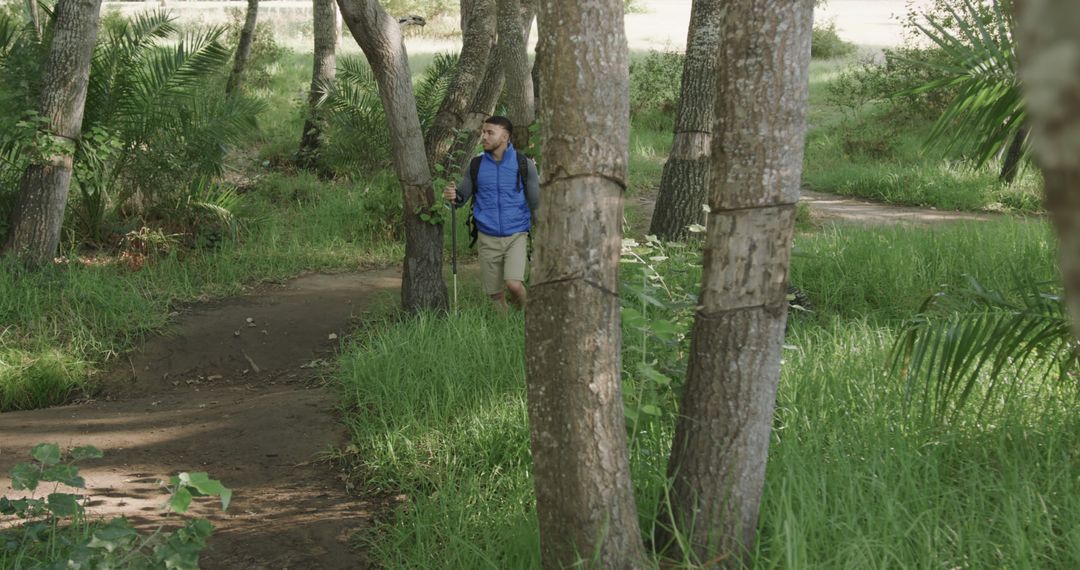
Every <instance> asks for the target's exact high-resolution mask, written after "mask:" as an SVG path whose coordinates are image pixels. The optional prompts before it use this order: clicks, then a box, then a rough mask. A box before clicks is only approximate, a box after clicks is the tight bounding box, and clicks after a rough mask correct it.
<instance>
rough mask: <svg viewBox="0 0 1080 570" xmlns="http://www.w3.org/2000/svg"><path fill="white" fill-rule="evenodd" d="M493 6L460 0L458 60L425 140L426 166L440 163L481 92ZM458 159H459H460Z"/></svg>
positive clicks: (491, 39) (486, 1)
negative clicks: (460, 41)
mask: <svg viewBox="0 0 1080 570" xmlns="http://www.w3.org/2000/svg"><path fill="white" fill-rule="evenodd" d="M494 15H495V3H494V2H493V1H492V0H472V1H469V0H462V2H461V32H462V46H461V57H460V59H459V60H458V68H457V73H456V74H455V75H454V79H453V81H451V82H450V86H449V88H447V90H446V96H445V97H444V98H443V101H442V105H440V107H439V112H438V113H437V114H436V115H435V120H434V121H433V122H432V124H431V127H429V128H428V132H427V134H426V135H425V137H424V143H425V147H426V148H427V158H428V164H430V165H431V167H432V168H434V167H435V165H436V164H440V163H442V161H443V159H444V158H445V157H446V153H447V152H449V151H450V148H451V145H452V144H453V142H454V138H455V136H457V134H458V133H459V132H460V130H461V128H462V127H463V126H464V125H465V119H466V113H467V112H468V109H469V103H471V102H472V99H473V97H474V96H475V94H476V93H477V91H478V90H479V89H480V82H481V80H482V79H483V78H484V71H485V69H487V62H488V55H489V54H490V53H491V48H492V46H493V45H494V43H495V42H494V40H495V17H494ZM459 158H460V157H459Z"/></svg>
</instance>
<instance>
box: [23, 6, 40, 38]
mask: <svg viewBox="0 0 1080 570" xmlns="http://www.w3.org/2000/svg"><path fill="white" fill-rule="evenodd" d="M26 6H27V8H29V10H30V23H31V24H32V25H33V26H34V37H36V38H37V41H39V42H40V41H41V39H42V35H41V15H40V10H39V9H38V0H26Z"/></svg>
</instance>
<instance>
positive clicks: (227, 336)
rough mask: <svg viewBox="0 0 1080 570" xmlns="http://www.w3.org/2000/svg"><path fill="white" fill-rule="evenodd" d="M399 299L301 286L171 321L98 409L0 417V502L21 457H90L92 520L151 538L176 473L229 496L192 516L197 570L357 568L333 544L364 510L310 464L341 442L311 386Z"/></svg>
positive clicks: (327, 284) (324, 399)
mask: <svg viewBox="0 0 1080 570" xmlns="http://www.w3.org/2000/svg"><path fill="white" fill-rule="evenodd" d="M399 287H400V272H399V271H396V270H379V271H370V272H364V273H359V274H344V275H308V276H305V277H301V278H298V279H295V280H292V281H290V282H288V283H286V284H284V285H276V286H268V287H262V288H260V290H259V291H257V292H254V293H251V294H249V295H246V296H243V297H238V298H233V299H227V300H223V301H218V302H213V303H207V304H200V305H197V306H194V307H192V308H191V309H190V310H188V311H184V312H183V313H182V314H181V315H179V316H178V318H177V319H176V323H175V325H174V326H173V327H171V328H170V330H169V331H167V332H166V334H164V335H160V336H155V337H153V338H151V339H150V340H149V341H148V342H147V344H146V346H145V347H144V348H143V349H142V350H141V351H140V352H138V353H136V354H133V355H132V356H131V358H130V359H126V360H125V362H124V363H123V365H122V366H121V367H119V368H118V369H117V370H116V371H114V372H113V373H111V374H110V375H109V376H110V377H109V378H108V379H107V389H106V392H107V394H109V396H108V398H106V399H99V400H96V401H92V402H88V403H83V404H79V405H70V406H63V407H57V408H50V409H44V410H34V411H28V412H12V413H5V414H0V434H2V439H0V473H2V474H3V476H0V490H2V491H0V493H6V492H8V490H9V489H10V487H9V482H10V481H9V480H8V479H6V474H7V472H8V470H9V469H10V468H11V466H12V465H13V464H14V463H16V462H18V461H23V460H25V458H26V454H27V451H28V450H29V449H30V447H32V446H33V445H35V444H37V443H42V442H53V443H59V444H60V445H61V446H62V447H74V446H77V445H87V444H90V445H95V446H97V447H99V448H101V449H102V450H103V451H104V452H105V457H104V458H103V459H99V460H95V461H88V462H86V463H85V465H84V467H83V469H82V474H83V475H84V477H85V479H86V481H87V487H88V488H87V489H86V490H85V492H84V493H85V494H86V495H88V497H89V506H90V511H91V512H92V513H94V514H97V515H103V516H107V517H108V516H114V515H118V514H123V515H126V516H128V517H129V518H131V519H132V520H133V521H134V522H136V523H137V524H139V525H141V526H143V527H144V528H150V527H156V526H157V524H158V523H159V522H160V521H161V520H162V519H161V517H162V515H161V514H160V513H161V508H160V507H161V505H162V503H163V501H164V497H165V495H164V494H163V492H162V490H161V489H160V487H159V485H158V483H157V481H158V480H160V479H165V478H167V477H168V476H170V475H173V474H175V473H177V472H179V471H207V472H209V473H210V475H211V477H214V478H217V479H220V480H221V481H222V482H223V483H224V484H225V485H226V486H227V487H230V488H231V489H232V490H233V493H234V495H233V504H232V505H231V506H230V507H229V510H228V512H226V513H222V512H221V511H220V509H219V508H218V507H219V506H220V504H219V503H216V502H214V501H209V500H205V501H203V502H202V503H201V504H200V505H199V506H198V507H196V508H195V509H193V510H194V512H196V513H198V514H199V515H201V516H206V517H208V518H209V519H210V520H211V521H212V522H213V524H214V526H215V532H214V536H213V537H212V538H211V542H210V548H209V549H208V550H207V551H206V552H205V553H204V555H203V559H202V561H203V567H205V568H245V569H262V568H267V569H269V568H273V569H281V568H363V567H365V566H366V563H365V562H364V561H363V560H362V559H360V558H358V557H360V556H361V555H360V554H358V553H357V552H355V551H351V550H350V549H349V547H348V546H349V545H348V543H347V539H348V537H349V536H350V535H351V534H352V533H353V531H355V530H357V529H359V528H362V527H363V526H364V525H366V524H367V523H368V522H369V518H370V514H371V510H372V507H373V505H371V504H370V503H368V502H365V501H364V500H362V499H357V498H354V497H351V496H349V495H348V494H347V493H346V490H345V486H344V484H343V482H342V481H340V480H339V478H338V476H337V474H336V473H335V471H334V470H333V469H332V468H331V467H330V466H329V465H328V464H327V463H326V462H320V461H318V455H319V453H320V452H323V451H326V450H327V449H328V447H329V446H341V445H343V444H344V443H345V442H346V441H347V434H346V433H345V430H344V428H343V426H342V425H341V423H340V422H339V421H338V418H337V414H336V413H335V404H336V400H335V397H334V395H333V393H332V392H331V391H329V390H326V389H324V388H322V387H321V386H320V385H319V384H320V382H319V380H318V378H319V375H320V373H321V370H320V369H321V367H322V365H323V364H324V363H326V362H327V361H332V358H333V356H332V355H333V352H334V351H335V349H336V348H337V346H338V342H339V341H338V340H336V339H337V338H340V336H341V335H343V334H344V333H345V332H346V330H347V329H348V328H350V319H356V318H361V317H362V314H363V312H364V311H365V309H367V308H368V307H370V306H371V305H372V302H373V301H374V300H375V299H376V298H377V297H378V296H379V295H381V294H389V295H392V294H394V293H396V291H397V290H398V288H399ZM249 319H250V321H249ZM47 492H48V491H47Z"/></svg>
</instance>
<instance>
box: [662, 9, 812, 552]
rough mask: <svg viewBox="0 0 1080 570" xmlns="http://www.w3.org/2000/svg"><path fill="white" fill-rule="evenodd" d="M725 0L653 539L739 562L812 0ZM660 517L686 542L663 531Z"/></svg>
mask: <svg viewBox="0 0 1080 570" xmlns="http://www.w3.org/2000/svg"><path fill="white" fill-rule="evenodd" d="M725 4H726V6H725V9H726V11H725V14H724V16H723V22H722V24H721V34H720V63H719V69H718V73H717V82H716V97H717V99H716V108H715V116H716V123H715V128H714V130H713V133H714V136H713V141H712V153H713V157H714V160H715V162H714V166H713V169H712V174H711V182H710V197H709V206H710V213H709V214H708V223H707V234H706V239H705V244H704V249H705V257H704V270H703V282H702V288H701V296H700V300H699V301H698V309H697V313H696V315H695V318H694V330H693V341H692V346H691V349H690V362H689V365H688V369H687V384H686V388H685V393H684V396H683V402H682V408H681V410H680V414H679V420H678V423H677V425H676V431H675V438H674V441H673V443H672V450H671V458H670V461H669V463H668V477H669V478H671V479H672V480H673V483H672V489H671V493H670V512H671V513H672V518H673V520H672V519H668V520H666V521H661V523H660V525H659V526H661V527H663V528H662V529H661V530H660V531H659V532H658V533H657V537H656V538H657V539H658V540H657V546H658V548H659V549H661V550H665V549H666V550H668V552H669V553H670V552H674V553H675V554H676V555H679V554H690V555H691V556H692V557H693V558H695V559H696V560H698V561H699V562H701V563H705V562H706V561H718V560H723V564H724V565H726V566H728V567H741V566H740V565H741V564H742V563H744V562H745V555H746V553H747V552H749V551H750V549H751V548H752V545H753V542H754V531H755V529H756V527H757V518H758V508H759V504H760V502H761V491H762V486H763V483H764V477H765V460H766V458H767V456H768V447H769V432H770V428H771V424H772V416H773V405H774V403H775V396H776V385H777V382H778V381H779V378H780V350H781V346H782V344H783V337H784V323H785V317H786V313H787V303H786V301H785V295H786V291H785V285H786V281H787V273H788V260H789V257H790V252H791V237H792V233H793V231H794V225H795V224H794V222H795V204H796V202H797V201H798V197H799V176H800V172H801V170H802V160H803V139H804V135H805V131H806V106H807V90H808V70H809V63H810V31H811V19H812V18H811V13H812V9H813V4H814V2H813V0H729V1H728V2H726V3H725ZM660 512H662V513H664V512H669V511H668V506H667V505H661V510H660ZM672 527H674V528H675V529H676V530H677V531H678V532H679V533H682V536H684V537H685V541H680V542H675V541H672V540H670V538H671V536H672V533H671V528H672ZM682 544H686V545H688V546H689V548H690V549H691V551H692V552H690V553H681V552H679V550H680V548H679V546H680V545H682Z"/></svg>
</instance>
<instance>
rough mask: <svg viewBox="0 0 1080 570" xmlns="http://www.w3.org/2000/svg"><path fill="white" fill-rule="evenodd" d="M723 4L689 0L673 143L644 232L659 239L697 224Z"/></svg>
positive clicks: (674, 237)
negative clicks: (689, 6) (647, 227)
mask: <svg viewBox="0 0 1080 570" xmlns="http://www.w3.org/2000/svg"><path fill="white" fill-rule="evenodd" d="M724 6H725V2H724V1H723V0H694V4H693V7H692V8H691V9H690V30H689V32H688V33H687V36H686V60H685V61H684V62H683V74H682V91H681V93H680V94H679V108H678V109H677V110H676V113H675V139H674V140H673V141H672V144H671V154H669V155H668V159H667V163H665V164H664V173H663V175H662V176H661V178H660V192H659V194H658V195H657V198H656V209H655V210H653V216H652V222H650V224H649V233H650V234H654V235H656V236H657V237H659V238H661V239H665V240H671V241H679V240H683V239H686V238H687V237H688V236H689V231H688V230H687V227H689V226H690V225H691V224H698V223H701V222H702V221H703V220H704V218H705V214H704V211H703V208H702V206H703V205H704V204H705V198H706V196H705V193H706V188H708V185H709V166H710V161H709V145H710V144H711V141H712V134H711V133H712V126H713V125H712V123H713V105H714V97H713V88H714V83H715V77H716V65H717V56H718V54H719V53H720V51H719V49H720V23H721V18H722V16H723V13H724Z"/></svg>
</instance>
